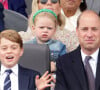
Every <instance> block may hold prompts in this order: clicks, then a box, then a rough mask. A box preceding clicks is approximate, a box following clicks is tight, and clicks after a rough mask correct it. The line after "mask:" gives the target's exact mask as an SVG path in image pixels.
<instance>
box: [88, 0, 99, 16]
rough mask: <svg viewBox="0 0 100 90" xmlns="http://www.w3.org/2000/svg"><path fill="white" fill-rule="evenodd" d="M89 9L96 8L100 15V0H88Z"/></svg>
mask: <svg viewBox="0 0 100 90" xmlns="http://www.w3.org/2000/svg"><path fill="white" fill-rule="evenodd" d="M86 3H87V9H90V10H94V11H95V12H97V13H98V14H99V16H100V0H86Z"/></svg>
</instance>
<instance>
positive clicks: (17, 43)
mask: <svg viewBox="0 0 100 90" xmlns="http://www.w3.org/2000/svg"><path fill="white" fill-rule="evenodd" d="M23 51H24V50H23V42H22V39H21V37H20V35H19V34H18V32H16V31H14V30H4V31H2V32H1V33H0V61H1V67H0V68H1V69H0V90H8V89H7V88H9V90H36V88H37V90H45V88H46V87H51V86H52V84H49V83H50V82H51V81H52V80H54V78H53V77H52V76H51V74H48V71H47V72H45V73H44V75H43V76H41V77H40V73H39V72H37V71H35V70H31V69H28V68H24V67H22V66H21V65H20V64H18V61H19V59H20V57H21V56H22V55H23ZM7 81H8V82H7Z"/></svg>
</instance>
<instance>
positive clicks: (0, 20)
mask: <svg viewBox="0 0 100 90" xmlns="http://www.w3.org/2000/svg"><path fill="white" fill-rule="evenodd" d="M3 11H4V7H3V5H2V3H0V32H1V31H3V30H4V29H5V28H4V14H3Z"/></svg>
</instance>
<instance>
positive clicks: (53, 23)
mask: <svg viewBox="0 0 100 90" xmlns="http://www.w3.org/2000/svg"><path fill="white" fill-rule="evenodd" d="M56 29H57V16H56V14H55V13H54V12H53V11H52V10H49V9H40V10H39V11H37V12H36V13H35V14H34V16H33V30H32V31H33V32H35V38H34V39H33V40H30V41H28V42H27V43H33V44H47V45H48V46H49V48H50V56H51V58H50V59H51V71H55V70H56V69H55V64H53V62H54V63H55V62H56V60H57V58H58V57H59V56H62V55H63V54H65V53H66V46H65V45H64V44H63V43H62V42H60V41H58V40H53V39H52V37H53V35H54V34H55V32H56Z"/></svg>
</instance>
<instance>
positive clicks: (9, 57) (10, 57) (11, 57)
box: [6, 56, 14, 59]
mask: <svg viewBox="0 0 100 90" xmlns="http://www.w3.org/2000/svg"><path fill="white" fill-rule="evenodd" d="M13 58H14V57H13V56H6V59H13Z"/></svg>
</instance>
